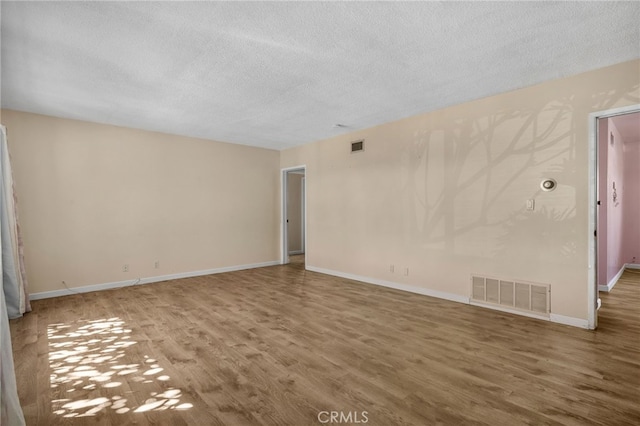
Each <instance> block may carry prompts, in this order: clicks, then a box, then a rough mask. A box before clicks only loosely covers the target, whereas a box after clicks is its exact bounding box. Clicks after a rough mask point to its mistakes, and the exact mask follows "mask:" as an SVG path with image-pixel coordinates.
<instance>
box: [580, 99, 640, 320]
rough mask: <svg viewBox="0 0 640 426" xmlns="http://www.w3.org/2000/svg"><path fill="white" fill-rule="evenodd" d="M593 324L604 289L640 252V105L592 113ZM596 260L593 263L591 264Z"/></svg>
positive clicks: (591, 246)
mask: <svg viewBox="0 0 640 426" xmlns="http://www.w3.org/2000/svg"><path fill="white" fill-rule="evenodd" d="M589 119H590V144H591V146H590V152H589V161H590V164H591V166H590V175H591V176H590V182H591V183H590V185H591V188H590V191H589V192H590V193H589V200H590V205H591V207H592V208H591V209H590V214H589V226H590V229H591V230H595V232H594V234H593V235H594V237H595V238H591V239H590V244H589V267H590V269H592V271H591V272H590V274H589V280H588V281H589V284H588V285H589V293H588V294H589V297H588V301H589V306H588V316H589V328H591V329H595V328H596V327H597V324H598V317H597V311H598V308H599V307H600V298H599V292H600V291H610V290H611V289H612V288H613V286H614V285H615V283H616V282H617V280H618V278H620V276H621V275H622V273H623V272H624V270H625V268H628V267H636V266H637V264H638V263H639V261H638V259H639V258H640V253H638V251H640V227H639V225H638V223H636V222H637V220H635V218H637V217H638V216H640V166H639V164H640V105H634V106H630V107H625V108H617V109H612V110H607V111H601V112H597V113H593V114H590V117H589ZM592 266H594V267H593V268H592Z"/></svg>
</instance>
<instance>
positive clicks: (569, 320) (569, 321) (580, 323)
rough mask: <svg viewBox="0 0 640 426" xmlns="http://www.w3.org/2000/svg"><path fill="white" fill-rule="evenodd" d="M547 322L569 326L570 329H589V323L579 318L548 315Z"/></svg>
mask: <svg viewBox="0 0 640 426" xmlns="http://www.w3.org/2000/svg"><path fill="white" fill-rule="evenodd" d="M549 321H551V322H557V323H558V324H564V325H570V326H572V327H580V328H586V329H588V328H589V321H587V320H585V319H581V318H574V317H566V316H564V315H558V314H549Z"/></svg>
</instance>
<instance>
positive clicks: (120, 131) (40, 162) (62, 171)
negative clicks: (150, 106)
mask: <svg viewBox="0 0 640 426" xmlns="http://www.w3.org/2000/svg"><path fill="white" fill-rule="evenodd" d="M2 120H3V124H4V125H6V127H7V132H8V141H9V149H10V152H11V156H12V163H13V170H14V177H15V185H16V190H17V194H18V198H19V200H18V202H19V213H20V219H21V225H22V230H23V236H24V245H25V260H26V265H27V276H28V279H29V283H30V292H31V293H38V292H44V291H49V290H55V289H61V288H62V285H61V281H62V280H64V281H66V283H67V285H68V286H69V287H76V286H85V285H92V284H99V283H109V282H117V281H123V280H129V279H135V278H145V277H154V276H162V275H168V274H175V273H184V272H193V271H200V270H207V269H214V268H220V267H229V266H236V265H245V264H254V263H260V262H269V261H277V260H278V258H279V245H278V232H279V224H278V218H279V215H280V212H279V206H278V204H277V200H278V197H279V196H278V193H279V192H278V191H279V181H278V159H279V153H278V152H277V151H271V150H265V149H258V148H251V147H246V146H239V145H231V144H226V143H219V142H213V141H207V140H200V139H193V138H186V137H179V136H172V135H166V134H160V133H153V132H146V131H140V130H133V129H126V128H120V127H114V126H107V125H101V124H93V123H86V122H80V121H74V120H65V119H59V118H53V117H47V116H42V115H36V114H27V113H21V112H15V111H9V110H5V111H3V112H2ZM156 260H157V261H159V262H160V267H159V268H158V269H156V268H155V267H154V266H155V261H156ZM124 264H129V268H130V270H129V272H123V271H122V268H123V265H124Z"/></svg>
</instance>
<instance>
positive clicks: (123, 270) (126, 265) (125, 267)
mask: <svg viewBox="0 0 640 426" xmlns="http://www.w3.org/2000/svg"><path fill="white" fill-rule="evenodd" d="M122 272H129V264H128V263H125V264H124V265H122Z"/></svg>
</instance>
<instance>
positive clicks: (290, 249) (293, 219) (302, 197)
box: [281, 166, 307, 264]
mask: <svg viewBox="0 0 640 426" xmlns="http://www.w3.org/2000/svg"><path fill="white" fill-rule="evenodd" d="M306 182H307V180H306V167H305V166H296V167H290V168H286V169H282V214H281V216H282V224H281V229H282V233H281V259H282V260H281V263H282V264H287V263H290V262H292V259H293V260H294V261H295V263H304V260H305V259H304V257H305V256H306V245H307V244H306V242H307V219H306V216H307V215H306V198H307V197H306Z"/></svg>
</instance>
